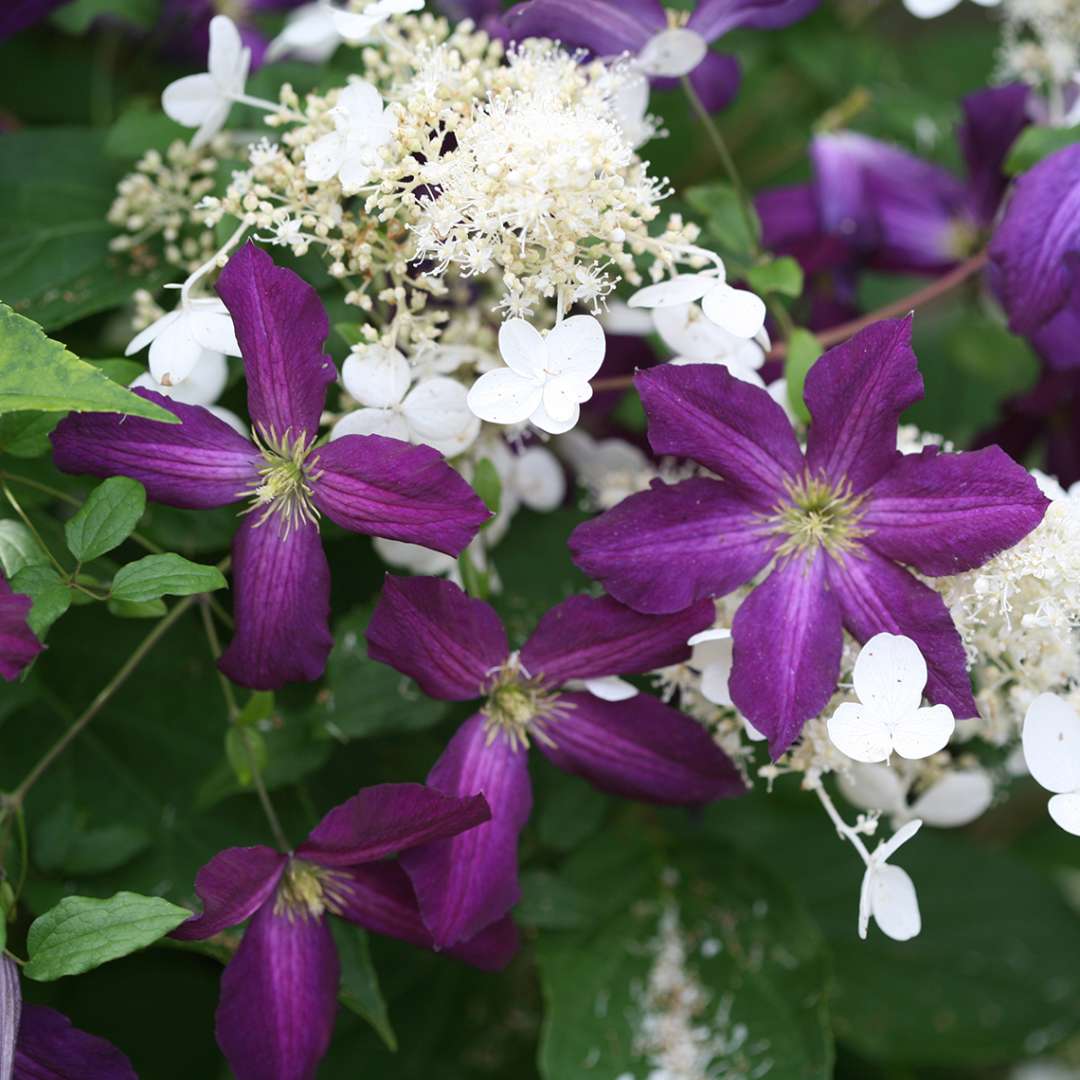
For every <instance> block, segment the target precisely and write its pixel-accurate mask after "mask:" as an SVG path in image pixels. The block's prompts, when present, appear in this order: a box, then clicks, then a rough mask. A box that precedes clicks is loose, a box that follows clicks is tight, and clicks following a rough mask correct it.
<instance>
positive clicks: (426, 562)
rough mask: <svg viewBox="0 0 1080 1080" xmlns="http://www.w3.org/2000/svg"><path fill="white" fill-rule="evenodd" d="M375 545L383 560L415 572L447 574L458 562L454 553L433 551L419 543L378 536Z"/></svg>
mask: <svg viewBox="0 0 1080 1080" xmlns="http://www.w3.org/2000/svg"><path fill="white" fill-rule="evenodd" d="M374 547H375V550H376V551H377V552H378V553H379V558H381V559H382V560H383V562H385V563H389V564H390V565H391V566H398V567H401V568H402V569H404V570H411V571H412V572H413V573H414V574H446V573H449V571H451V570H452V569H453V568H454V566H455V565H456V564H457V559H455V558H454V557H453V555H445V554H443V552H441V551H431V550H429V549H428V548H425V547H420V545H419V544H406V543H405V542H404V541H402V540H386V539H384V538H383V537H381V536H377V537H375V542H374Z"/></svg>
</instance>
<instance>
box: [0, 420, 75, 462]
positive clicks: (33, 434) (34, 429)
mask: <svg viewBox="0 0 1080 1080" xmlns="http://www.w3.org/2000/svg"><path fill="white" fill-rule="evenodd" d="M61 419H62V417H60V416H57V415H56V414H55V413H34V412H12V413H2V414H0V453H4V454H10V455H11V456H12V457H17V458H36V457H41V455H42V454H44V453H46V452H48V450H49V445H50V444H49V434H50V432H51V431H52V429H53V428H54V427H56V425H57V424H59V423H60V421H61Z"/></svg>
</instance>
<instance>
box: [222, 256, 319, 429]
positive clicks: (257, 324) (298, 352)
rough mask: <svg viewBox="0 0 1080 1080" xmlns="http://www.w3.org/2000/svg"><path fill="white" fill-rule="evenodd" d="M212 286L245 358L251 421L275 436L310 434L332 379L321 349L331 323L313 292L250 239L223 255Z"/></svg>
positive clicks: (317, 426)
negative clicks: (225, 260) (229, 255)
mask: <svg viewBox="0 0 1080 1080" xmlns="http://www.w3.org/2000/svg"><path fill="white" fill-rule="evenodd" d="M217 291H218V293H219V295H220V296H221V299H222V300H224V301H225V306H226V307H227V308H228V309H229V314H230V315H232V319H233V326H234V327H235V328H236V340H237V342H238V343H239V345H240V355H241V356H243V358H244V374H245V376H246V377H247V389H248V413H249V414H250V416H251V422H252V424H254V425H255V426H256V427H257V428H259V429H261V430H262V431H265V432H267V433H270V432H273V433H274V434H275V435H276V436H277V437H278V438H280V437H281V436H283V435H284V434H285V432H286V431H291V432H292V435H293V438H294V439H295V438H296V437H297V436H299V435H305V436H314V435H315V433H316V432H317V431H318V430H319V417H320V415H321V414H322V410H323V404H324V402H325V401H326V388H327V387H328V386H329V385H330V384H331V383H332V382H333V381H334V380H335V379H336V378H337V369H336V368H335V367H334V364H333V361H332V360H331V359H330V357H329V356H327V355H326V354H325V353H324V352H323V351H322V349H323V343H324V342H325V341H326V338H327V335H328V334H329V333H330V324H329V322H328V321H327V318H326V311H325V309H324V308H323V305H322V301H321V300H320V299H319V294H318V293H317V292H316V291H315V290H314V289H313V288H312V287H311V286H310V285H309V284H308V283H307V282H306V281H304V279H303V278H301V277H300V276H299V275H298V274H295V273H293V271H292V270H286V269H285V268H284V267H282V266H276V265H275V264H274V260H273V259H272V258H271V257H270V256H269V255H267V253H266V252H265V251H262V250H261V249H260V248H258V247H256V246H255V244H254V243H252V242H251V241H248V243H246V244H245V245H244V246H243V247H242V248H241V249H240V250H239V251H238V252H237V253H236V254H235V255H233V257H232V258H231V259H229V261H228V263H227V264H226V266H225V269H224V270H222V272H221V277H219V278H218V283H217Z"/></svg>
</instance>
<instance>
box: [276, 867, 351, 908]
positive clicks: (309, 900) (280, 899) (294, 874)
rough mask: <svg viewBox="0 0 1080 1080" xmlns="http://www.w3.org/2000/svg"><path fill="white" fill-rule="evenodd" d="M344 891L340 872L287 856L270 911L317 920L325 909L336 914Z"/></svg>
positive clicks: (346, 895) (345, 892) (346, 890)
mask: <svg viewBox="0 0 1080 1080" xmlns="http://www.w3.org/2000/svg"><path fill="white" fill-rule="evenodd" d="M348 894H349V887H348V883H347V880H346V879H345V878H344V876H343V875H341V874H335V873H334V871H333V870H327V869H326V868H325V867H322V866H316V865H315V864H314V863H309V862H305V861H304V860H303V859H290V860H289V865H288V866H287V867H286V869H285V873H284V874H283V875H282V877H281V881H280V883H279V884H278V888H277V896H276V897H275V898H274V914H275V915H284V916H286V918H288V919H289V920H290V921H292V920H294V919H295V918H297V917H299V918H301V919H321V918H322V917H323V915H324V914H325V913H326V912H327V911H329V912H330V913H331V914H333V915H340V914H341V912H342V909H343V908H344V906H345V903H346V900H347V899H348Z"/></svg>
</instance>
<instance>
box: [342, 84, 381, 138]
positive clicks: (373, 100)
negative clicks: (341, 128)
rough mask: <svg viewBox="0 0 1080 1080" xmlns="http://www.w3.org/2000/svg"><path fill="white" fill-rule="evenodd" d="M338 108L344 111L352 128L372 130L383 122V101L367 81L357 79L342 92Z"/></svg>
mask: <svg viewBox="0 0 1080 1080" xmlns="http://www.w3.org/2000/svg"><path fill="white" fill-rule="evenodd" d="M338 108H340V109H343V110H344V112H345V113H346V115H347V116H348V120H349V125H350V126H351V127H353V128H361V129H363V128H370V127H374V126H375V125H376V124H378V123H379V122H380V121H381V120H382V114H383V99H382V95H381V94H380V93H379V91H378V90H376V89H375V87H374V86H372V85H371V83H369V82H368V81H367V80H366V79H356V80H354V81H353V82H351V83H349V85H348V86H346V87H345V89H344V90H342V91H341V96H340V97H339V98H338Z"/></svg>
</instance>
